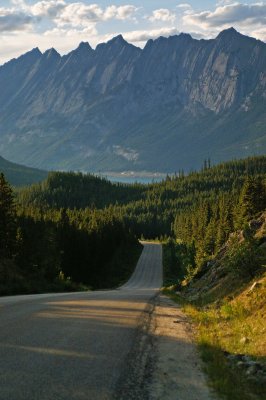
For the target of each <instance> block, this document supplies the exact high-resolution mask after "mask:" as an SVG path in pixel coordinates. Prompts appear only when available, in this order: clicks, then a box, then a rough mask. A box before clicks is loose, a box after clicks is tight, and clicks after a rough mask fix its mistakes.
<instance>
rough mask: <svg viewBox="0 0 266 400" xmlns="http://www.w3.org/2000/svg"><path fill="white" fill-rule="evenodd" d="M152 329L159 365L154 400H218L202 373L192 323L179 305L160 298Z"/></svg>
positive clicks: (152, 387)
mask: <svg viewBox="0 0 266 400" xmlns="http://www.w3.org/2000/svg"><path fill="white" fill-rule="evenodd" d="M151 329H152V336H153V347H154V352H155V354H156V362H155V365H154V368H153V372H152V378H151V383H150V400H161V399H163V400H217V396H216V395H215V394H214V393H213V392H212V390H211V389H210V388H209V387H208V385H207V382H206V377H205V375H204V373H203V371H202V362H201V360H200V356H199V354H198V352H197V349H196V345H195V344H194V341H193V332H192V328H191V324H190V322H189V321H188V319H187V317H186V316H185V315H184V313H183V312H182V311H181V309H180V307H179V306H178V304H176V303H174V302H173V301H172V300H171V299H169V298H168V297H166V296H164V295H160V296H158V298H157V304H156V307H155V309H154V312H153V314H152V323H151Z"/></svg>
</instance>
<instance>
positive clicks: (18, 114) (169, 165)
mask: <svg viewBox="0 0 266 400" xmlns="http://www.w3.org/2000/svg"><path fill="white" fill-rule="evenodd" d="M0 85H1V93H0V110H1V113H0V153H1V154H2V155H3V156H4V157H6V158H8V159H13V160H14V159H16V161H18V162H21V163H27V164H29V165H32V166H38V167H44V168H49V169H50V168H60V169H70V168H71V169H81V170H87V171H88V170H90V171H99V170H109V171H110V170H113V171H120V170H123V169H128V170H145V169H146V170H161V171H166V172H168V171H170V172H171V171H174V170H177V169H178V168H184V169H190V168H194V167H199V166H200V165H202V161H203V160H204V158H207V157H209V156H211V157H212V159H213V161H220V160H225V159H228V158H232V157H239V156H246V155H248V154H262V153H264V152H265V149H266V140H265V129H264V126H265V123H266V116H265V111H264V110H265V105H266V104H265V103H266V44H265V43H263V42H260V41H258V40H255V39H253V38H249V37H246V36H244V35H241V34H240V33H238V32H237V31H235V30H234V29H233V28H231V29H228V30H225V31H223V32H221V33H220V34H219V35H218V36H217V38H216V39H212V40H195V39H193V38H192V37H191V36H190V35H188V34H181V35H178V36H172V37H169V38H164V37H160V38H158V39H156V40H149V41H148V42H147V44H146V46H145V47H144V49H139V48H137V47H135V46H133V45H131V44H129V43H127V42H126V41H125V40H124V38H123V37H122V36H121V35H119V36H117V37H115V38H113V39H112V40H110V41H109V42H107V43H102V44H99V45H98V46H97V47H96V49H95V50H93V49H92V48H91V46H90V45H89V43H84V42H82V43H80V45H79V46H78V48H77V49H76V50H73V51H71V52H70V53H69V54H67V55H64V56H60V54H59V53H58V52H57V51H56V50H55V49H49V50H47V51H46V52H44V53H43V54H42V53H41V52H40V50H39V49H37V48H36V49H33V50H31V51H30V52H28V53H26V54H24V55H22V56H21V57H19V58H18V59H14V60H11V61H9V62H8V63H6V64H4V65H3V66H1V67H0Z"/></svg>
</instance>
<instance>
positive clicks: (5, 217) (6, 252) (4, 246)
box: [0, 173, 16, 258]
mask: <svg viewBox="0 0 266 400" xmlns="http://www.w3.org/2000/svg"><path fill="white" fill-rule="evenodd" d="M15 245H16V211H15V205H14V197H13V192H12V189H11V186H10V185H9V183H8V182H7V180H6V179H5V176H4V174H3V173H1V174H0V257H1V258H11V257H12V255H13V252H14V249H15Z"/></svg>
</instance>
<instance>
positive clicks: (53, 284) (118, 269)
mask: <svg viewBox="0 0 266 400" xmlns="http://www.w3.org/2000/svg"><path fill="white" fill-rule="evenodd" d="M140 249H141V246H140V244H139V243H138V241H137V239H136V237H135V236H134V234H132V233H131V232H129V230H128V229H127V228H126V227H125V224H124V222H123V220H122V219H121V218H120V217H119V216H117V215H115V214H114V213H113V212H112V210H110V209H108V210H107V209H106V210H96V209H89V208H87V209H85V210H77V209H75V210H70V209H68V210H66V209H64V208H61V209H55V208H49V209H48V208H36V207H34V206H33V205H31V206H29V207H23V208H21V207H19V206H17V204H16V202H15V201H14V196H13V192H12V189H11V187H10V185H9V184H8V182H7V181H6V179H5V177H4V175H3V174H1V175H0V276H1V280H0V294H10V293H32V292H42V291H47V290H49V291H54V290H56V291H58V290H78V289H82V288H83V285H85V287H87V288H94V289H96V288H106V287H113V286H116V285H118V284H120V283H122V282H124V281H125V280H126V279H127V278H128V277H129V276H130V274H131V273H132V271H133V268H134V266H135V264H136V261H137V259H138V256H139V254H140Z"/></svg>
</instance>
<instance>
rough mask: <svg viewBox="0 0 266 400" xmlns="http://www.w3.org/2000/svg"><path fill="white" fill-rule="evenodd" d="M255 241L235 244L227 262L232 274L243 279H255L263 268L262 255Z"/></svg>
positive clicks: (227, 257) (229, 252)
mask: <svg viewBox="0 0 266 400" xmlns="http://www.w3.org/2000/svg"><path fill="white" fill-rule="evenodd" d="M259 253H260V252H259V248H258V245H257V242H256V241H255V240H245V241H243V242H241V243H234V244H233V245H232V246H231V248H230V250H229V251H228V254H227V256H226V259H225V262H226V265H227V268H228V270H229V271H230V272H232V273H234V274H235V275H237V276H238V277H241V278H244V279H245V278H253V277H254V276H255V275H256V273H257V272H258V270H259V269H260V267H261V261H260V254H259Z"/></svg>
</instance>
